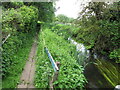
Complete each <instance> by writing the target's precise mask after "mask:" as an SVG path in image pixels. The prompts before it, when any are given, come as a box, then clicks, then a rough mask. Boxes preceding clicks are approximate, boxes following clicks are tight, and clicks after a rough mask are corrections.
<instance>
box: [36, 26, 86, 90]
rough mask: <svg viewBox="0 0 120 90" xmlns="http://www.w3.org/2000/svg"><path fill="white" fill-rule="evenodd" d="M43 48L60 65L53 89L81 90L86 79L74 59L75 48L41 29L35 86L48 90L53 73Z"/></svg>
mask: <svg viewBox="0 0 120 90" xmlns="http://www.w3.org/2000/svg"><path fill="white" fill-rule="evenodd" d="M45 46H47V47H48V49H49V51H50V53H51V54H52V56H53V58H54V60H55V61H59V62H60V63H61V67H60V71H59V77H58V81H56V82H55V83H54V84H55V85H56V87H55V88H78V89H79V88H83V87H84V84H85V83H86V79H85V77H84V75H83V67H82V66H79V65H78V63H77V60H76V59H75V57H74V55H75V53H74V51H75V46H73V45H71V44H69V42H68V41H66V40H65V39H64V38H63V37H62V36H58V35H57V34H56V33H54V32H52V31H51V29H48V28H43V31H42V32H41V33H40V35H39V45H38V51H37V58H36V60H37V61H36V62H37V63H36V64H37V65H36V67H37V69H36V79H35V86H36V87H37V88H49V81H50V80H51V76H52V73H53V69H52V66H51V64H50V61H49V59H48V56H47V55H46V53H45V51H44V47H45Z"/></svg>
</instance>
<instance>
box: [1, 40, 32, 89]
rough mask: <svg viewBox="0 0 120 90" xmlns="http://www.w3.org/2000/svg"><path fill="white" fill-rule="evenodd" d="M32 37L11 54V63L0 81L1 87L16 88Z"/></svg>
mask: <svg viewBox="0 0 120 90" xmlns="http://www.w3.org/2000/svg"><path fill="white" fill-rule="evenodd" d="M32 42H33V39H30V40H28V41H27V43H26V44H24V46H23V48H21V49H19V51H18V52H17V53H16V54H15V55H13V59H12V61H13V63H12V65H11V66H10V68H9V71H8V74H7V76H6V77H5V78H4V79H3V81H2V88H16V86H17V84H18V83H19V80H20V76H21V73H22V71H23V68H24V65H25V63H26V60H27V59H28V55H29V52H30V49H31V46H32Z"/></svg>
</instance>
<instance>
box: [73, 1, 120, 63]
mask: <svg viewBox="0 0 120 90" xmlns="http://www.w3.org/2000/svg"><path fill="white" fill-rule="evenodd" d="M119 5H120V2H114V3H109V4H108V3H104V2H90V3H89V4H88V6H86V7H84V9H83V11H82V12H81V13H80V17H79V18H78V19H77V20H76V22H75V23H76V24H77V26H80V27H79V30H76V31H74V32H73V38H74V39H75V40H76V41H78V42H81V43H84V45H85V46H86V47H87V48H88V49H89V50H90V51H91V53H97V54H98V55H99V56H100V57H101V56H105V57H107V58H108V59H112V60H113V61H115V62H117V63H119V62H120V49H119V47H120V46H119V45H120V41H119V39H120V33H119V26H120V22H119V21H120V18H119V15H120V7H119Z"/></svg>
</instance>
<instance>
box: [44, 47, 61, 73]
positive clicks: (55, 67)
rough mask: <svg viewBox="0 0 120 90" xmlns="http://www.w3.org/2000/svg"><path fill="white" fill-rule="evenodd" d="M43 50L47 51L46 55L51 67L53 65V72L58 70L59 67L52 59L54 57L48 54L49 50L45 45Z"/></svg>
mask: <svg viewBox="0 0 120 90" xmlns="http://www.w3.org/2000/svg"><path fill="white" fill-rule="evenodd" d="M45 51H46V53H47V55H48V57H49V59H50V62H51V64H52V67H53V69H54V71H55V72H56V71H59V68H58V66H57V64H56V63H55V61H54V59H53V57H52V55H51V54H50V52H49V50H48V48H47V47H45Z"/></svg>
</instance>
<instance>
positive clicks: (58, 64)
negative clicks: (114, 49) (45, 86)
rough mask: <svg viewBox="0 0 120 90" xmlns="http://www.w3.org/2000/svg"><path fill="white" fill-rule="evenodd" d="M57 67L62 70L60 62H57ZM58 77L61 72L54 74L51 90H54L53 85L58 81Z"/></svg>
mask: <svg viewBox="0 0 120 90" xmlns="http://www.w3.org/2000/svg"><path fill="white" fill-rule="evenodd" d="M56 65H57V66H58V68H59V69H60V62H56ZM58 75H59V71H56V72H54V75H53V78H52V80H51V81H50V90H54V89H53V88H54V85H53V83H54V82H55V81H56V80H58Z"/></svg>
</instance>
